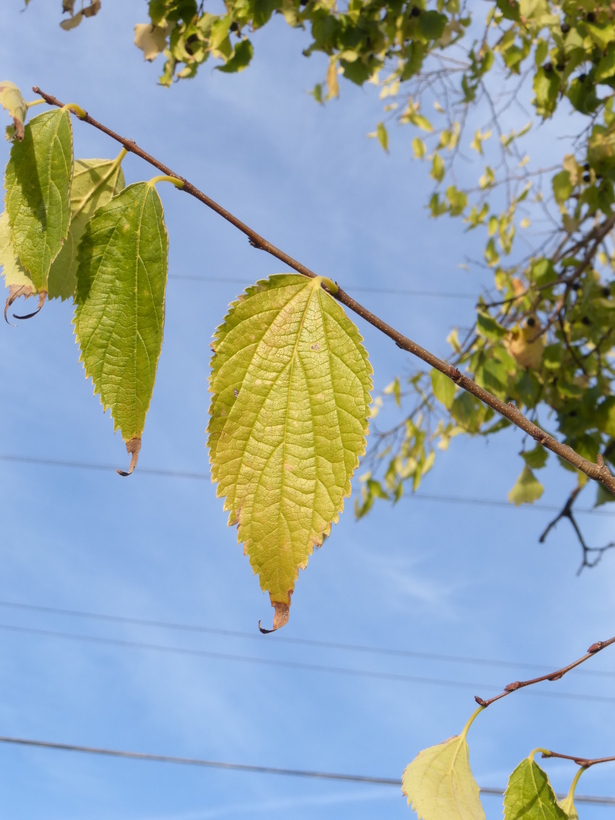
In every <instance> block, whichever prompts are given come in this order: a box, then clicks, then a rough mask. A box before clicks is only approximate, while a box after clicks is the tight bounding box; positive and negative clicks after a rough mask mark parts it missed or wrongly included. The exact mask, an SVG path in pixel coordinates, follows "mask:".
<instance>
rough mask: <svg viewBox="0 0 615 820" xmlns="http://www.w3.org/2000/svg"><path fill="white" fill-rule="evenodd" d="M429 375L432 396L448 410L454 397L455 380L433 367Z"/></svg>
mask: <svg viewBox="0 0 615 820" xmlns="http://www.w3.org/2000/svg"><path fill="white" fill-rule="evenodd" d="M430 376H431V385H432V387H433V394H434V396H435V397H436V398H437V399H438V401H440V402H442V404H443V405H444V406H445V407H446V409H447V410H450V409H451V406H452V404H453V400H454V399H455V382H454V381H453V380H452V379H449V377H448V376H445V375H444V373H440V371H439V370H435V369H434V370H432V371H431V374H430Z"/></svg>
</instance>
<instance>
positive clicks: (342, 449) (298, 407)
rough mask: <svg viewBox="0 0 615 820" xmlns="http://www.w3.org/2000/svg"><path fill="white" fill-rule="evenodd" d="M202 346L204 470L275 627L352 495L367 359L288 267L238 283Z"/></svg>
mask: <svg viewBox="0 0 615 820" xmlns="http://www.w3.org/2000/svg"><path fill="white" fill-rule="evenodd" d="M212 347H213V350H214V355H213V359H212V368H213V371H212V374H211V378H210V389H211V392H212V393H213V398H212V401H211V406H210V414H211V420H210V422H209V427H208V432H209V439H208V445H209V451H210V460H211V464H212V477H213V479H214V481H216V482H217V483H218V496H224V497H225V498H226V501H225V504H224V508H225V510H228V511H229V512H230V518H229V523H230V524H238V538H239V541H241V542H243V543H244V552H245V553H246V554H247V555H248V557H249V559H250V563H251V565H252V567H253V569H254V572H255V573H258V575H259V579H260V584H261V588H262V589H263V591H267V592H269V595H270V598H271V602H272V605H273V606H274V607H275V609H276V620H275V621H274V627H275V626H276V625H278V626H279V625H282V622H285V621H286V620H287V619H288V609H289V606H290V596H291V594H292V592H293V590H294V586H295V581H296V579H297V577H298V574H299V569H304V568H305V567H306V566H307V563H308V559H309V556H310V555H311V553H312V551H313V549H314V547H317V546H320V545H321V544H322V542H323V539H324V538H325V536H327V535H328V534H329V533H330V531H331V524H332V523H334V522H336V521H337V520H338V517H339V513H340V512H341V510H342V508H343V503H344V498H345V497H346V496H348V495H349V494H350V479H351V476H352V474H353V472H354V470H355V468H356V466H357V464H358V461H359V456H361V455H362V454H363V453H364V452H365V436H366V433H367V427H368V414H369V403H370V396H369V391H370V389H371V367H370V365H369V362H368V359H367V353H366V351H365V349H364V347H363V345H362V339H361V336H360V335H359V332H358V330H357V328H356V327H355V325H354V324H353V323H352V322H351V321H350V319H348V317H347V316H346V314H345V313H344V311H343V310H342V308H341V307H340V305H339V304H338V303H337V302H336V301H335V300H334V299H333V298H332V297H331V296H330V295H329V294H328V293H326V292H325V291H324V290H323V289H322V288H321V287H320V280H319V279H307V278H306V277H303V276H299V275H295V274H281V275H276V276H272V277H270V278H269V279H268V280H266V281H261V282H258V283H257V284H256V285H254V286H253V287H251V288H248V290H247V291H246V292H245V294H244V295H243V296H242V297H240V299H239V300H238V301H237V302H235V303H233V304H232V305H231V309H230V311H229V313H228V314H227V316H226V318H225V320H224V323H223V324H222V325H221V326H220V327H219V328H218V329H217V331H216V333H215V336H214V342H213V345H212Z"/></svg>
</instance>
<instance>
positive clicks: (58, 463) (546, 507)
mask: <svg viewBox="0 0 615 820" xmlns="http://www.w3.org/2000/svg"><path fill="white" fill-rule="evenodd" d="M0 461H10V462H15V463H18V464H39V465H41V466H44V467H68V468H70V469H76V470H100V471H103V472H107V471H108V472H112V473H115V472H116V470H115V467H113V466H112V465H110V464H93V463H91V462H85V461H63V460H62V459H57V458H37V457H35V456H15V455H9V454H0ZM139 474H140V475H157V476H161V477H163V478H185V479H188V480H191V481H208V482H211V476H210V475H209V473H195V472H189V471H185V470H168V469H164V468H155V467H141V466H140V467H139ZM405 497H406V498H407V499H411V500H416V501H440V502H445V503H447V504H449V503H450V504H476V505H479V506H485V507H505V508H506V509H508V510H513V509H515V508H514V507H512V506H511V504H510V503H509V502H508V501H497V500H495V499H490V498H467V497H464V496H455V495H435V494H431V495H430V494H427V493H420V495H419V494H416V493H413V494H412V495H409V496H405ZM524 509H526V510H542V511H545V512H560V511H561V506H558V505H557V504H532V505H531V506H529V507H528V506H526V507H525V508H524ZM579 513H581V514H585V515H597V516H607V517H610V518H612V517H613V516H615V512H609V510H597V509H594V508H589V507H579V508H578V509H575V514H579Z"/></svg>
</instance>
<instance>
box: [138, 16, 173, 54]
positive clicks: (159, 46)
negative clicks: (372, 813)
mask: <svg viewBox="0 0 615 820" xmlns="http://www.w3.org/2000/svg"><path fill="white" fill-rule="evenodd" d="M134 43H135V45H136V47H137V48H140V49H141V51H142V52H143V57H144V59H146V60H147V61H148V62H150V63H151V62H152V60H155V59H156V57H157V56H158V55H159V54H162V52H163V51H164V50H165V48H166V46H167V27H166V26H154V25H152V24H151V23H137V25H136V26H135V40H134Z"/></svg>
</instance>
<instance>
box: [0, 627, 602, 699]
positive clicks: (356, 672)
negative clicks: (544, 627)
mask: <svg viewBox="0 0 615 820" xmlns="http://www.w3.org/2000/svg"><path fill="white" fill-rule="evenodd" d="M0 630H2V631H5V632H16V633H21V634H29V635H40V636H41V637H45V638H60V639H63V640H69V641H80V642H82V643H92V644H98V645H103V646H121V647H123V648H126V649H145V650H149V651H154V652H167V653H169V654H173V655H188V656H190V657H196V658H212V659H214V660H222V661H236V662H239V663H251V664H256V665H258V666H277V667H282V668H285V669H303V670H306V671H309V672H329V673H332V674H336V675H348V676H350V677H356V678H358V677H362V678H377V679H379V680H396V681H403V682H405V683H419V684H421V683H423V684H429V685H430V686H446V687H453V688H455V689H472V690H473V691H477V690H478V689H482V690H491V691H494V692H499V691H501V689H502V687H501V686H495V685H494V684H488V683H470V682H468V681H457V680H450V679H448V678H426V677H422V676H420V675H402V674H397V673H394V672H376V671H373V670H371V669H348V668H347V667H343V666H327V665H326V664H313V663H301V662H299V661H284V660H276V659H273V658H255V657H253V656H249V655H231V654H227V653H225V652H210V651H209V650H205V649H184V648H181V647H177V646H165V645H163V644H152V643H143V642H140V641H124V640H120V639H118V638H99V637H97V636H94V635H77V634H75V633H74V632H59V631H55V630H49V629H36V628H34V627H29V626H14V625H12V624H0ZM527 694H528V695H536V696H539V697H551V698H562V699H564V700H582V701H596V702H599V703H615V697H606V696H604V695H583V694H576V693H573V692H556V691H541V690H535V689H530V690H529V691H528V693H527Z"/></svg>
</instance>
